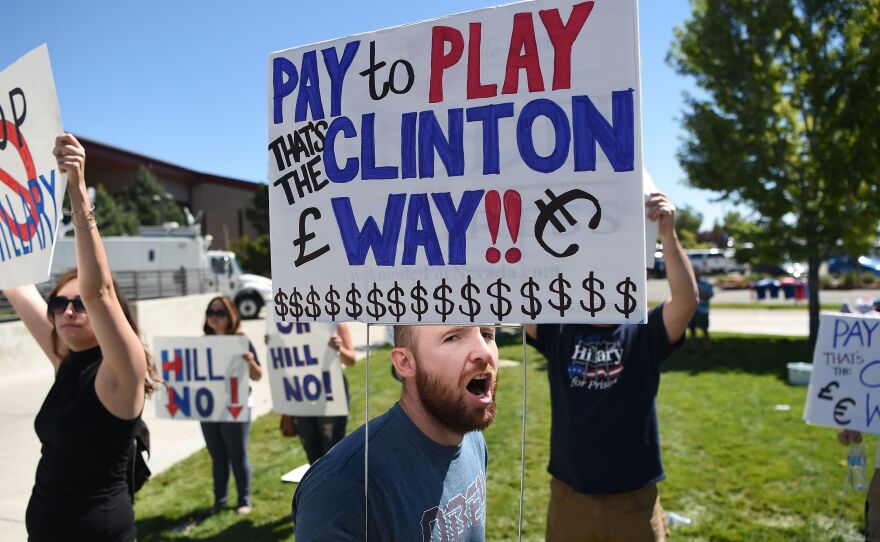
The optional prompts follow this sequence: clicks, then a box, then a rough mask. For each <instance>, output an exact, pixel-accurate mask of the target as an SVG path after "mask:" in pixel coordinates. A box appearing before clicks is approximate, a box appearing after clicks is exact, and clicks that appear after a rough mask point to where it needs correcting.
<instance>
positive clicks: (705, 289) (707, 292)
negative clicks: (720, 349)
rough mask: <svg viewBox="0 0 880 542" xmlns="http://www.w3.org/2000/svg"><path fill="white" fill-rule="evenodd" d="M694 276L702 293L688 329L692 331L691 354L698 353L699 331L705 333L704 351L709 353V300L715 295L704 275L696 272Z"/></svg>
mask: <svg viewBox="0 0 880 542" xmlns="http://www.w3.org/2000/svg"><path fill="white" fill-rule="evenodd" d="M694 276H695V277H696V279H697V290H698V291H699V292H700V302H699V303H698V304H697V310H696V312H694V316H693V318H691V322H690V324H688V328H690V330H691V352H696V351H697V330H698V329H699V330H701V331H702V332H703V350H704V351H706V352H708V351H709V350H710V349H711V344H710V340H709V300H710V299H712V297H713V296H714V295H715V292H714V291H713V290H712V283H711V282H709V281H708V280H706V279H705V278H704V277H703V276H702V274H701V273H700V272H699V271H697V270H696V269H695V270H694Z"/></svg>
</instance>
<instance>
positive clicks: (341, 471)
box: [292, 326, 498, 542]
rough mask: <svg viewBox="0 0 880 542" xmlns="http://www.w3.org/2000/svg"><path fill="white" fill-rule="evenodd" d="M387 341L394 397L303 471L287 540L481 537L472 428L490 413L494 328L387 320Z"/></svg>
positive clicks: (482, 452) (482, 488) (479, 454)
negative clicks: (398, 387)
mask: <svg viewBox="0 0 880 542" xmlns="http://www.w3.org/2000/svg"><path fill="white" fill-rule="evenodd" d="M394 344H395V348H394V349H393V350H392V351H391V362H392V364H393V365H394V370H395V371H396V372H397V374H398V375H399V376H400V377H401V378H402V380H403V391H402V392H401V396H400V401H399V402H398V403H397V404H395V405H394V406H393V407H391V409H390V410H389V411H388V412H386V413H385V414H383V415H381V416H379V417H378V418H375V419H373V420H370V422H369V423H368V424H367V426H366V428H367V429H368V435H369V437H368V439H367V440H366V442H365V440H364V437H365V431H364V427H363V426H362V427H361V428H359V429H358V430H356V431H355V432H354V433H352V434H351V435H349V436H348V437H346V438H345V439H343V440H342V441H341V442H340V443H339V444H337V445H336V446H335V447H334V448H333V449H331V450H330V451H329V452H328V453H327V455H325V456H324V457H322V458H321V459H320V460H318V461H317V462H316V463H315V464H314V465H312V467H311V468H310V469H309V471H308V472H307V473H306V475H305V476H304V477H303V480H302V482H301V483H300V485H299V488H298V489H297V491H296V494H295V495H294V496H293V514H292V515H293V521H294V524H295V535H296V539H297V541H305V542H308V541H311V540H363V539H364V538H365V537H366V538H367V539H369V540H407V541H409V540H424V541H427V542H430V541H431V540H435V539H439V540H449V541H464V540H466V541H481V540H485V534H486V464H487V461H488V452H487V450H486V441H485V440H484V439H483V435H482V433H480V431H481V430H482V429H485V428H486V427H488V426H489V425H490V424H491V423H492V422H493V421H494V420H495V387H496V385H497V383H498V347H497V345H496V344H495V328H493V327H491V326H480V327H477V326H397V327H395V328H394ZM367 451H368V452H367ZM365 453H368V456H369V460H368V465H367V467H368V469H367V473H366V476H365V472H364V471H365V469H364V454H365ZM365 478H366V480H367V482H366V484H365ZM365 485H366V493H367V503H366V505H365V503H364V494H365Z"/></svg>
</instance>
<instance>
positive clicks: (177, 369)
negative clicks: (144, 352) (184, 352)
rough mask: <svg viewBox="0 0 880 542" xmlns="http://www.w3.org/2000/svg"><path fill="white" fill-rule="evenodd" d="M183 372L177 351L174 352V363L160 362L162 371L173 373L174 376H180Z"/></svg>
mask: <svg viewBox="0 0 880 542" xmlns="http://www.w3.org/2000/svg"><path fill="white" fill-rule="evenodd" d="M182 370H183V362H182V361H181V360H180V354H178V353H177V351H175V352H174V361H163V362H162V371H163V372H166V371H174V374H176V375H178V377H179V376H180V373H181V372H182Z"/></svg>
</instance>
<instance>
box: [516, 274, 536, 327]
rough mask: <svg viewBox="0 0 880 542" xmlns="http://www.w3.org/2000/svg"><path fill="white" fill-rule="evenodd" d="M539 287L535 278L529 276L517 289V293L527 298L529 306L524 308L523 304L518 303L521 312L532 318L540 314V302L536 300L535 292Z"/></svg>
mask: <svg viewBox="0 0 880 542" xmlns="http://www.w3.org/2000/svg"><path fill="white" fill-rule="evenodd" d="M540 289H541V287H540V286H538V283H537V282H535V279H534V278H532V277H529V280H527V281H526V282H524V283H523V285H522V288H520V289H519V293H521V294H522V296H523V297H524V298H526V299H528V300H529V306H528V308H526V306H525V305H520V308H521V309H522V312H523V314H525V315H526V316H528V317H529V318H531V319H532V320H534V319H535V318H537V317H538V315H539V314H541V302H540V301H539V300H538V296H537V292H538V290H540Z"/></svg>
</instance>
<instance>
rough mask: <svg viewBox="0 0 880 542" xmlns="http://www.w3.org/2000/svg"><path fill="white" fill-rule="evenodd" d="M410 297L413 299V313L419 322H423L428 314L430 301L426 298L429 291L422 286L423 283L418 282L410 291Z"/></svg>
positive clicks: (411, 304)
mask: <svg viewBox="0 0 880 542" xmlns="http://www.w3.org/2000/svg"><path fill="white" fill-rule="evenodd" d="M410 295H411V296H412V298H413V302H412V303H410V305H409V306H410V308H411V309H412V311H413V313H414V314H415V315H416V316H417V317H418V319H419V322H421V321H422V316H423V315H424V314H425V313H426V312H428V308H429V307H428V299H427V298H426V297H425V296H427V295H428V290H426V289H425V287H424V286H422V281H421V280H417V281H416V285H415V286H413V289H412V290H411V291H410Z"/></svg>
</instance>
